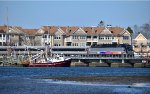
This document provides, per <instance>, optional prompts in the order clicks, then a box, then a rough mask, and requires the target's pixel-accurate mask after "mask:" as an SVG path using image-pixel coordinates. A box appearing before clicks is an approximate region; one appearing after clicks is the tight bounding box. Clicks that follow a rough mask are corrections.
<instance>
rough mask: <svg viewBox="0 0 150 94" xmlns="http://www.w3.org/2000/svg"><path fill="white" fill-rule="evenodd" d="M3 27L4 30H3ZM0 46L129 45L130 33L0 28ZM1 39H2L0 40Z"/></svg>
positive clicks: (109, 29) (120, 30)
mask: <svg viewBox="0 0 150 94" xmlns="http://www.w3.org/2000/svg"><path fill="white" fill-rule="evenodd" d="M4 27H5V29H4ZM1 28H2V30H1V35H0V36H1V44H5V43H6V37H8V41H7V42H8V44H7V45H8V46H9V45H10V46H24V45H26V46H50V47H53V46H77V47H86V46H91V45H93V44H113V43H116V44H130V45H131V37H130V33H129V32H128V31H127V30H126V29H124V28H120V27H74V26H72V27H69V26H64V27H59V26H43V27H41V28H40V29H24V28H22V27H16V26H14V27H12V26H11V27H10V26H9V28H8V30H7V27H6V26H1ZM2 38H3V39H2Z"/></svg>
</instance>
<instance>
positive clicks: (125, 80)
mask: <svg viewBox="0 0 150 94" xmlns="http://www.w3.org/2000/svg"><path fill="white" fill-rule="evenodd" d="M36 78H37V79H52V80H60V81H77V82H90V83H111V84H133V83H150V76H53V77H36Z"/></svg>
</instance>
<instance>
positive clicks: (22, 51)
mask: <svg viewBox="0 0 150 94" xmlns="http://www.w3.org/2000/svg"><path fill="white" fill-rule="evenodd" d="M104 46H109V45H104ZM125 47H128V48H125ZM0 48H1V49H0V63H1V66H3V65H4V66H7V65H8V66H9V65H14V66H15V65H19V64H20V60H21V57H22V56H24V55H27V54H28V51H30V55H36V54H37V53H39V52H40V51H41V50H43V51H47V52H48V54H47V55H48V56H50V55H53V54H63V55H64V56H65V57H66V58H71V59H72V63H71V66H80V67H83V66H84V67H132V68H138V67H142V68H143V67H150V59H145V58H143V57H138V58H137V57H135V56H134V52H133V51H132V50H131V49H130V46H126V45H121V46H120V45H119V46H117V47H108V48H106V47H103V45H102V46H101V47H100V48H99V47H71V46H70V47H63V46H60V47H55V46H54V47H51V48H47V47H46V46H27V47H25V46H17V47H15V46H1V47H0ZM8 49H9V50H8ZM9 51H10V53H9Z"/></svg>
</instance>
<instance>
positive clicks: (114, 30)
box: [108, 27, 124, 35]
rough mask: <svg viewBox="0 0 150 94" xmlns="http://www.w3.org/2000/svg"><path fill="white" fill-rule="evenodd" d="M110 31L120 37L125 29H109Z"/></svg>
mask: <svg viewBox="0 0 150 94" xmlns="http://www.w3.org/2000/svg"><path fill="white" fill-rule="evenodd" d="M108 29H109V30H110V32H111V33H112V34H114V35H118V34H120V33H121V32H122V31H123V30H124V28H121V27H108Z"/></svg>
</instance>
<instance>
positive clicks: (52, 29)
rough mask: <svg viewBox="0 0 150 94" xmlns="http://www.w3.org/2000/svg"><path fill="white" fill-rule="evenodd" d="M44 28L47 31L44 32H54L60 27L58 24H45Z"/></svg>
mask: <svg viewBox="0 0 150 94" xmlns="http://www.w3.org/2000/svg"><path fill="white" fill-rule="evenodd" d="M42 29H43V30H44V31H45V32H44V34H48V33H49V34H54V33H55V32H56V31H57V29H58V27H57V26H43V27H42Z"/></svg>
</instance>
